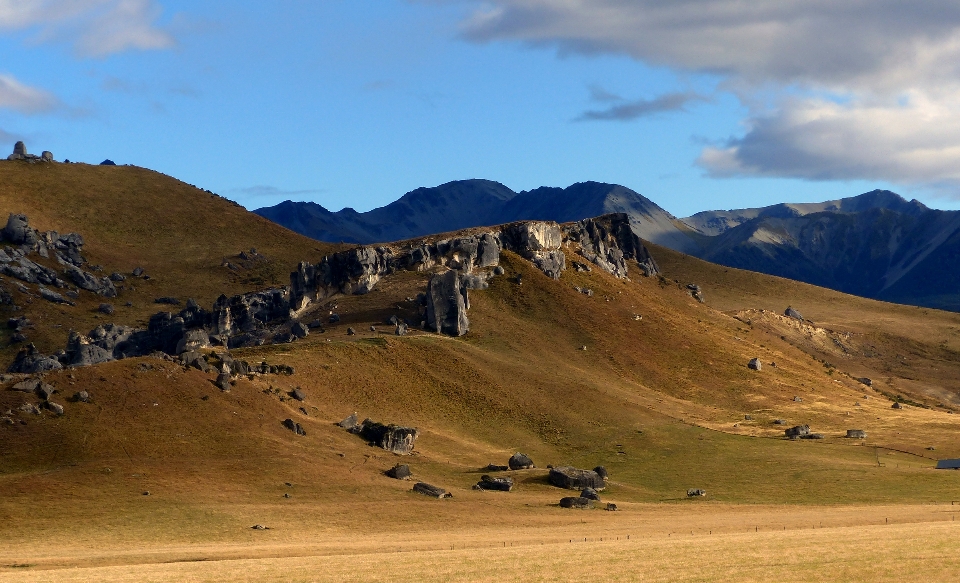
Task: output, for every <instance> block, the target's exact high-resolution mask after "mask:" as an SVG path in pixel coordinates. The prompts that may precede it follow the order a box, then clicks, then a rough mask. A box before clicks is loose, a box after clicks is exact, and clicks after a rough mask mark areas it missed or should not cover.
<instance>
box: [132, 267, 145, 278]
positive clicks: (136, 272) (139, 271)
mask: <svg viewBox="0 0 960 583" xmlns="http://www.w3.org/2000/svg"><path fill="white" fill-rule="evenodd" d="M130 274H131V275H133V277H140V276H141V275H143V268H142V267H135V268H134V269H133V271H131V272H130Z"/></svg>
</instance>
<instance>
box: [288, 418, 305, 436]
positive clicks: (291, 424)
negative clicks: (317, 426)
mask: <svg viewBox="0 0 960 583" xmlns="http://www.w3.org/2000/svg"><path fill="white" fill-rule="evenodd" d="M283 426H284V427H286V428H287V429H289V430H290V431H292V432H294V433H296V434H297V435H306V434H307V432H306V431H304V430H303V427H302V426H301V425H300V424H299V423H297V422H296V421H294V420H293V419H284V420H283Z"/></svg>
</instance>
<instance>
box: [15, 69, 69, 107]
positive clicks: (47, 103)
mask: <svg viewBox="0 0 960 583" xmlns="http://www.w3.org/2000/svg"><path fill="white" fill-rule="evenodd" d="M59 105H60V102H59V101H58V100H57V98H56V97H54V96H53V95H51V94H50V93H47V92H46V91H44V90H42V89H37V88H35V87H29V86H27V85H24V84H23V83H21V82H19V81H17V80H16V79H15V78H13V77H11V76H10V75H4V74H0V108H4V109H12V110H14V111H19V112H20V113H42V112H45V111H50V110H52V109H55V108H57V107H58V106H59Z"/></svg>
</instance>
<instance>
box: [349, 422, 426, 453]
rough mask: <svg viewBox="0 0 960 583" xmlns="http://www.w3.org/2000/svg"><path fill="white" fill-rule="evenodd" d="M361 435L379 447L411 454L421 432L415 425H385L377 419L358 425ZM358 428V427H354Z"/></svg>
mask: <svg viewBox="0 0 960 583" xmlns="http://www.w3.org/2000/svg"><path fill="white" fill-rule="evenodd" d="M358 427H359V428H360V430H359V434H360V436H361V437H363V438H364V439H366V440H367V441H369V442H370V443H372V444H373V445H375V446H377V447H381V448H383V449H385V450H387V451H392V452H393V453H398V454H409V453H410V452H412V451H413V444H414V442H415V441H416V440H417V437H419V435H420V432H419V431H418V430H417V429H416V428H415V427H401V426H399V425H393V424H390V425H384V424H382V423H377V422H375V421H370V420H365V421H364V422H363V423H362V424H360V425H359V426H358ZM354 429H355V430H356V428H354Z"/></svg>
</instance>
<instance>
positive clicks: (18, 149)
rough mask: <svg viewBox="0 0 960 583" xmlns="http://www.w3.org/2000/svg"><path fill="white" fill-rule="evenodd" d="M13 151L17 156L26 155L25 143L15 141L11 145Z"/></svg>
mask: <svg viewBox="0 0 960 583" xmlns="http://www.w3.org/2000/svg"><path fill="white" fill-rule="evenodd" d="M13 153H14V154H16V155H18V156H26V155H27V145H26V144H24V143H23V142H17V143H16V144H14V145H13Z"/></svg>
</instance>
